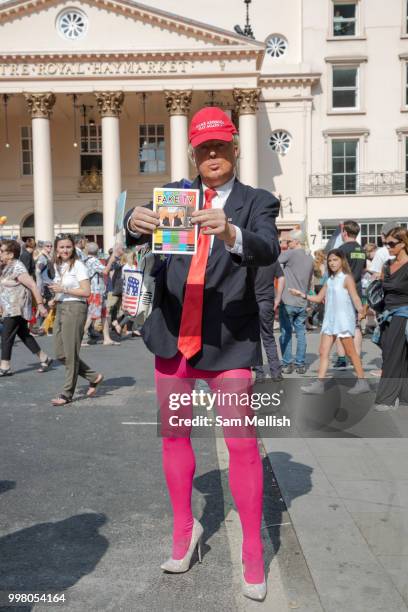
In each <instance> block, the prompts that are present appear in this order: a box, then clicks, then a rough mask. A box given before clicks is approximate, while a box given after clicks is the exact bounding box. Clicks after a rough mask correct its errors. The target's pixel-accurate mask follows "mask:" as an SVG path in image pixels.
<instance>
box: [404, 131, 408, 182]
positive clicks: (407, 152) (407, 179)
mask: <svg viewBox="0 0 408 612" xmlns="http://www.w3.org/2000/svg"><path fill="white" fill-rule="evenodd" d="M405 191H407V192H408V136H406V137H405Z"/></svg>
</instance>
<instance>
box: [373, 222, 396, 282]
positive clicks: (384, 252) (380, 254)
mask: <svg viewBox="0 0 408 612" xmlns="http://www.w3.org/2000/svg"><path fill="white" fill-rule="evenodd" d="M398 226H399V222H398V221H396V220H395V219H393V220H392V221H387V223H384V224H383V226H382V229H381V242H382V244H383V246H382V247H380V248H378V249H377V250H376V252H375V255H374V258H373V260H372V262H371V266H370V274H372V275H373V277H374V278H378V277H379V276H380V275H381V272H382V269H383V266H384V264H385V262H386V261H388V260H389V259H394V258H393V257H391V256H390V252H389V249H387V247H386V246H384V242H385V237H386V235H387V234H389V233H390V231H391V230H392V229H394V227H398Z"/></svg>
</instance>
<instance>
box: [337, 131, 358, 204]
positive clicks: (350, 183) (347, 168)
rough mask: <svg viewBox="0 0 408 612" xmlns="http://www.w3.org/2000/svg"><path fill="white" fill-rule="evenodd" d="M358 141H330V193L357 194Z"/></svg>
mask: <svg viewBox="0 0 408 612" xmlns="http://www.w3.org/2000/svg"><path fill="white" fill-rule="evenodd" d="M357 157H358V140H337V139H335V140H332V193H333V195H340V194H343V195H346V194H355V193H357V174H358V163H357Z"/></svg>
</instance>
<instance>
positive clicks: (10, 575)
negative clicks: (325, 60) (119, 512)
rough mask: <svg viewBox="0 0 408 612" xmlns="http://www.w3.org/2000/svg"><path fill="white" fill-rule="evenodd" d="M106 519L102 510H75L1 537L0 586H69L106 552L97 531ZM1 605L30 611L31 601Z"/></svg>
mask: <svg viewBox="0 0 408 612" xmlns="http://www.w3.org/2000/svg"><path fill="white" fill-rule="evenodd" d="M6 482H7V481H6ZM105 523H106V516H105V515H104V514H93V513H87V514H78V515H76V516H71V517H70V518H68V519H65V520H63V521H58V522H55V523H40V524H38V525H34V526H33V527H28V528H27V529H21V530H20V531H16V532H15V533H11V534H9V535H7V536H4V537H2V538H0V590H1V591H8V592H13V593H24V592H29V593H41V592H45V593H48V592H57V593H62V592H64V591H65V590H66V589H68V588H70V587H72V586H73V585H74V584H75V583H76V582H78V581H79V580H80V579H81V578H82V577H83V576H85V575H87V574H90V573H91V572H92V571H93V570H94V569H95V567H96V565H97V564H98V562H99V561H100V559H101V558H102V557H103V555H104V554H105V552H106V550H107V548H108V546H109V542H108V540H107V539H106V538H105V537H104V536H103V535H101V534H100V533H99V528H100V527H102V526H103V525H104V524H105ZM68 601H69V599H68ZM0 609H1V611H2V612H6V611H10V612H16V611H17V610H18V611H20V612H30V611H31V610H32V609H33V605H30V604H29V605H24V606H19V607H15V606H13V607H8V606H7V607H4V606H1V608H0Z"/></svg>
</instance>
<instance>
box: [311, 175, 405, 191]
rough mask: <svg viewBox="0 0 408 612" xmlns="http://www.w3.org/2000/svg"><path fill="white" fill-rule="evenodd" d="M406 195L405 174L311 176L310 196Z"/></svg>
mask: <svg viewBox="0 0 408 612" xmlns="http://www.w3.org/2000/svg"><path fill="white" fill-rule="evenodd" d="M393 193H408V173H407V172H362V173H360V174H311V175H310V177H309V195H310V196H336V195H359V194H384V195H386V194H393Z"/></svg>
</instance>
